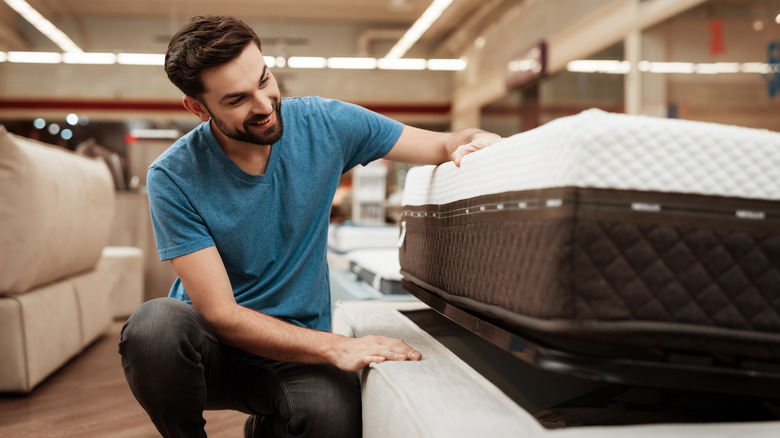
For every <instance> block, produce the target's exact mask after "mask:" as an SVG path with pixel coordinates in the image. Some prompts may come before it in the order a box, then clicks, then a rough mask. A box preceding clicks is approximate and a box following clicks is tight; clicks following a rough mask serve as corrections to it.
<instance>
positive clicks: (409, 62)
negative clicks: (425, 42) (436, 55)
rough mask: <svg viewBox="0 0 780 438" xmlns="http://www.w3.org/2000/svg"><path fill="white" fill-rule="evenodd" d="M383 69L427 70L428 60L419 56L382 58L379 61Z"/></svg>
mask: <svg viewBox="0 0 780 438" xmlns="http://www.w3.org/2000/svg"><path fill="white" fill-rule="evenodd" d="M377 63H378V66H379V68H380V69H382V70H425V68H426V67H427V66H428V61H426V60H424V59H418V58H392V59H391V58H382V59H379V60H378V61H377Z"/></svg>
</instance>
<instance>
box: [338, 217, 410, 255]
mask: <svg viewBox="0 0 780 438" xmlns="http://www.w3.org/2000/svg"><path fill="white" fill-rule="evenodd" d="M397 242H398V226H397V225H386V226H380V225H377V226H370V225H336V224H331V225H330V227H329V228H328V249H329V250H330V251H332V252H335V253H338V254H344V253H346V252H348V251H352V250H356V249H371V248H395V247H396V244H397Z"/></svg>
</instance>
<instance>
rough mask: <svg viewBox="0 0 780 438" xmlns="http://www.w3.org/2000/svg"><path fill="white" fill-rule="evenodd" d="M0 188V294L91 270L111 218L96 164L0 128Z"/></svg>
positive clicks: (103, 170)
mask: <svg viewBox="0 0 780 438" xmlns="http://www.w3.org/2000/svg"><path fill="white" fill-rule="evenodd" d="M0 187H3V189H2V190H0V224H2V225H1V226H0V248H3V250H2V252H0V293H5V294H10V293H21V292H24V291H26V290H29V289H31V288H33V287H35V286H38V285H42V284H44V283H48V282H51V281H54V280H57V279H60V278H63V277H67V276H69V275H72V274H75V273H78V272H81V271H85V270H88V269H90V268H92V267H94V266H95V265H96V264H97V262H98V260H99V259H100V256H101V252H102V250H103V247H104V246H106V245H107V244H108V241H109V238H110V232H111V226H112V221H113V214H114V196H115V195H114V185H113V182H112V180H111V173H110V172H109V170H108V167H107V166H106V164H105V163H104V162H103V161H101V160H95V159H89V158H85V157H81V156H78V155H76V154H74V153H72V152H70V151H67V150H65V149H62V148H58V147H54V146H49V145H45V144H43V143H40V142H37V141H34V140H30V139H25V138H22V137H19V136H16V135H13V134H11V133H9V132H8V131H7V130H6V129H5V127H3V126H1V125H0Z"/></svg>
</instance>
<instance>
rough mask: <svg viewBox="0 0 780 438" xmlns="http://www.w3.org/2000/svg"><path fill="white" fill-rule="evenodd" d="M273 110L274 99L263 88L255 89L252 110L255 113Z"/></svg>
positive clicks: (265, 112) (268, 112) (266, 112)
mask: <svg viewBox="0 0 780 438" xmlns="http://www.w3.org/2000/svg"><path fill="white" fill-rule="evenodd" d="M273 110H274V103H273V100H272V99H271V98H270V97H268V95H267V94H266V93H264V92H263V91H262V90H257V91H255V93H254V94H253V96H252V112H254V113H255V114H271V113H272V112H273Z"/></svg>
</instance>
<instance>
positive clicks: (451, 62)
mask: <svg viewBox="0 0 780 438" xmlns="http://www.w3.org/2000/svg"><path fill="white" fill-rule="evenodd" d="M466 64H467V62H466V60H465V59H429V60H428V70H448V71H459V70H463V69H465V68H466Z"/></svg>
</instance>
